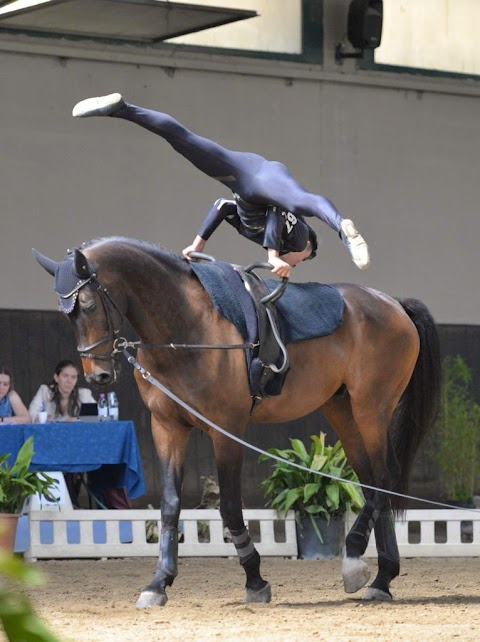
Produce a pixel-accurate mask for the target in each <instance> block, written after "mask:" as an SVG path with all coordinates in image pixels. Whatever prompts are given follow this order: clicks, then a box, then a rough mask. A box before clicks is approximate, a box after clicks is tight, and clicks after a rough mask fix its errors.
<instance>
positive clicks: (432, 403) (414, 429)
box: [391, 299, 442, 512]
mask: <svg viewBox="0 0 480 642" xmlns="http://www.w3.org/2000/svg"><path fill="white" fill-rule="evenodd" d="M399 303H400V305H401V306H402V307H403V309H404V310H405V312H406V313H407V314H408V316H409V317H410V319H411V320H412V321H413V323H414V325H415V327H416V329H417V332H418V336H419V338H420V352H419V355H418V359H417V363H416V364H415V369H414V371H413V373H412V377H411V379H410V381H409V384H408V386H407V388H406V390H405V392H404V393H403V396H402V398H401V400H400V403H399V405H398V408H397V410H396V413H395V415H394V421H393V422H392V433H391V437H392V441H393V445H394V449H395V454H396V457H397V461H398V463H399V464H400V470H401V476H400V479H399V481H398V482H397V483H396V484H395V487H394V489H393V490H394V491H395V492H397V493H403V494H408V481H409V476H410V470H411V467H412V463H413V459H414V457H415V454H416V452H417V450H418V447H419V446H420V444H421V442H422V440H423V438H424V437H425V436H426V434H427V433H428V432H429V430H430V429H431V428H432V426H433V424H434V422H435V419H436V417H437V414H438V410H439V406H440V395H441V387H442V374H441V373H442V369H441V361H440V342H439V338H438V332H437V326H436V324H435V321H434V319H433V317H432V315H431V314H430V312H429V311H428V309H427V307H426V306H425V305H424V304H423V303H422V302H421V301H418V300H417V299H402V300H399ZM391 503H392V509H393V510H394V511H397V512H399V511H402V510H404V509H405V508H406V507H407V500H406V499H403V498H402V497H397V496H395V495H392V496H391Z"/></svg>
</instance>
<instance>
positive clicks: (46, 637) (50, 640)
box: [0, 551, 59, 642]
mask: <svg viewBox="0 0 480 642" xmlns="http://www.w3.org/2000/svg"><path fill="white" fill-rule="evenodd" d="M0 575H1V576H2V577H4V578H7V579H8V580H9V581H10V582H11V581H12V580H14V581H19V582H25V583H28V584H39V583H40V582H41V581H42V578H41V575H40V574H39V573H38V572H37V571H35V570H34V569H32V568H31V567H29V566H27V565H26V564H24V562H23V561H22V560H20V559H17V558H16V557H14V556H13V555H12V554H10V553H7V552H5V551H0ZM0 622H1V623H2V625H3V629H4V631H5V634H6V636H7V639H8V640H10V642H59V641H58V638H57V637H55V636H54V635H53V634H52V633H51V632H50V631H49V630H48V629H47V627H46V626H45V625H44V624H43V622H42V621H41V620H40V619H39V618H38V617H37V615H36V614H35V613H34V611H33V609H32V607H31V605H30V602H29V600H28V598H27V597H26V596H25V595H22V594H21V593H20V592H19V591H18V590H13V589H12V588H11V587H8V586H7V584H6V583H4V582H2V583H1V584H0Z"/></svg>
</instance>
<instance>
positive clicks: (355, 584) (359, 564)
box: [342, 557, 370, 593]
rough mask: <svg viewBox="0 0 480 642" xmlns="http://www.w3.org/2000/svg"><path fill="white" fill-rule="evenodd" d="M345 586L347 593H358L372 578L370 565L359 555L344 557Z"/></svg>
mask: <svg viewBox="0 0 480 642" xmlns="http://www.w3.org/2000/svg"><path fill="white" fill-rule="evenodd" d="M342 575H343V588H344V590H345V593H356V592H357V591H359V590H360V589H361V588H363V587H364V586H365V584H366V583H367V582H368V580H369V579H370V571H369V570H368V565H367V563H366V562H365V561H364V560H361V559H360V558H359V557H344V558H343V563H342Z"/></svg>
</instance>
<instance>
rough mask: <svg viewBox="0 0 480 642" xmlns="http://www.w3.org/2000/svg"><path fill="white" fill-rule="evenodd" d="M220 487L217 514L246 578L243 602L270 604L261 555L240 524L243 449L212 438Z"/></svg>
mask: <svg viewBox="0 0 480 642" xmlns="http://www.w3.org/2000/svg"><path fill="white" fill-rule="evenodd" d="M214 446H215V456H216V460H217V470H218V483H219V487H220V514H221V516H222V518H223V521H224V523H225V525H226V526H227V528H228V529H229V531H230V533H231V536H232V541H233V544H234V545H235V549H236V551H237V555H238V557H239V560H240V564H241V565H242V566H243V570H244V571H245V574H246V576H247V581H246V584H245V601H246V602H270V600H271V599H272V590H271V587H270V584H269V583H268V582H267V581H265V580H264V579H263V578H262V576H261V575H260V555H259V553H258V551H257V549H256V548H255V545H254V544H253V542H252V540H251V538H250V535H249V533H248V529H247V527H246V526H245V522H244V521H243V513H242V497H241V473H242V461H243V447H242V446H240V445H239V444H237V443H236V442H232V441H230V440H228V439H226V438H225V437H223V436H221V435H220V436H217V437H216V438H214Z"/></svg>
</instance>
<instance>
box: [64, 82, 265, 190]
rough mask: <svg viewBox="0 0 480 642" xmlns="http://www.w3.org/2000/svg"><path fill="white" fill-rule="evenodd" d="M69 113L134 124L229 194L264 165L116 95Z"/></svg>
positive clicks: (252, 156) (84, 103) (261, 160)
mask: <svg viewBox="0 0 480 642" xmlns="http://www.w3.org/2000/svg"><path fill="white" fill-rule="evenodd" d="M72 113H73V116H74V117H75V118H86V117H90V116H111V117H113V118H121V119H123V120H128V121H130V122H132V123H135V124H136V125H139V126H140V127H143V128H144V129H147V130H148V131H151V132H152V133H154V134H156V135H157V136H161V137H162V138H163V139H164V140H166V141H167V142H168V143H169V144H170V145H171V146H172V147H173V148H174V149H175V151H177V152H178V153H179V154H182V156H184V157H185V158H186V159H187V160H188V161H189V162H190V163H192V164H193V165H194V166H195V167H196V168H197V169H199V170H200V171H201V172H203V173H204V174H206V175H207V176H210V177H211V178H214V179H216V180H218V181H219V182H221V183H223V184H224V185H226V186H227V187H229V188H230V189H232V191H238V190H240V191H241V185H242V184H245V185H248V183H249V182H250V181H251V180H252V178H253V176H254V175H255V174H256V172H257V171H258V169H259V168H260V167H261V166H262V165H263V164H264V163H265V159H264V158H263V156H260V155H258V154H253V153H249V152H237V151H232V150H229V149H227V148H225V147H222V146H221V145H219V144H218V143H216V142H215V141H212V140H210V139H208V138H204V137H203V136H199V135H198V134H195V133H194V132H192V131H191V130H189V129H187V128H186V127H185V126H184V125H182V123H180V122H179V121H178V120H176V119H175V118H173V117H172V116H170V115H169V114H165V113H163V112H160V111H154V110H152V109H145V108H144V107H139V106H138V105H132V104H130V103H127V102H125V101H124V99H123V97H122V96H121V94H118V93H117V94H109V95H108V96H99V97H95V98H87V99H86V100H82V101H81V102H79V103H77V104H76V105H75V107H74V108H73V112H72Z"/></svg>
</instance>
